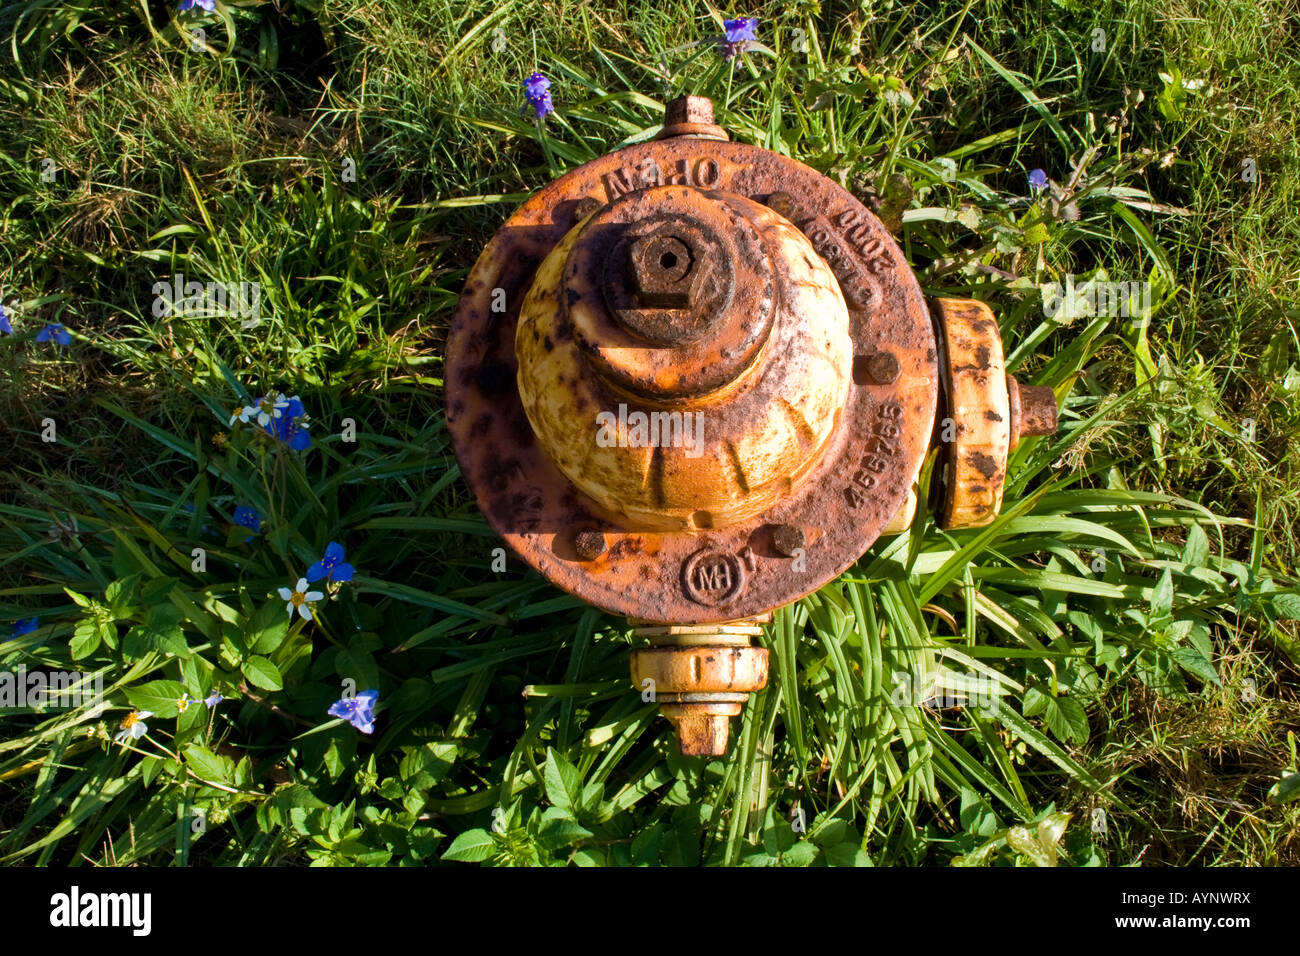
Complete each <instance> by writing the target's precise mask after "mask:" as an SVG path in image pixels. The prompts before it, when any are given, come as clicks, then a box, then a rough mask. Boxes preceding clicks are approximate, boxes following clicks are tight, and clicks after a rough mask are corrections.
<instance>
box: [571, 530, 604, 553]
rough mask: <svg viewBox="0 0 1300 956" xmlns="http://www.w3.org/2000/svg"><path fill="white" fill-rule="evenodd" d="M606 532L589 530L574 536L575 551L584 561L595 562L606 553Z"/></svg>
mask: <svg viewBox="0 0 1300 956" xmlns="http://www.w3.org/2000/svg"><path fill="white" fill-rule="evenodd" d="M605 548H606V544H605V532H603V531H596V530H594V529H591V528H588V529H587V530H585V531H579V532H578V533H577V534H576V535H574V536H573V549H574V550H575V551H577V552H578V557H579V558H580V559H582V560H583V561H595V560H596V559H597V558H598V557H600V556H601V555H602V554H604V553H605Z"/></svg>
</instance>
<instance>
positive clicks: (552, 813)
mask: <svg viewBox="0 0 1300 956" xmlns="http://www.w3.org/2000/svg"><path fill="white" fill-rule="evenodd" d="M591 835H592V832H591V831H590V830H588V829H587V828H586V827H584V826H583V825H582V824H581V823H579V822H578V821H577V820H574V819H573V818H572V817H569V816H568V815H567V813H566V811H564V810H561V809H560V808H559V807H548V808H547V810H546V813H544V814H543V815H542V826H541V828H540V829H539V830H538V832H537V840H538V842H539V843H541V845H542V846H544V847H546V849H548V850H558V849H560V848H561V847H566V846H569V845H571V844H574V843H577V842H578V841H579V840H585V839H587V837H589V836H591Z"/></svg>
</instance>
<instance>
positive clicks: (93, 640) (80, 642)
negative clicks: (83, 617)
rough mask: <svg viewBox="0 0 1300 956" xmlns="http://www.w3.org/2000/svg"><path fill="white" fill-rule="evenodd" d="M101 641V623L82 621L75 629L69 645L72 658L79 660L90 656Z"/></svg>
mask: <svg viewBox="0 0 1300 956" xmlns="http://www.w3.org/2000/svg"><path fill="white" fill-rule="evenodd" d="M99 641H100V637H99V624H98V623H97V622H95V621H82V622H80V623H79V624H78V625H77V626H76V628H74V629H73V632H72V642H71V643H70V644H69V645H68V650H69V651H70V652H71V653H72V659H73V660H74V661H77V660H81V658H83V657H89V656H90V655H91V654H93V653H95V651H96V650H97V649H98V647H99Z"/></svg>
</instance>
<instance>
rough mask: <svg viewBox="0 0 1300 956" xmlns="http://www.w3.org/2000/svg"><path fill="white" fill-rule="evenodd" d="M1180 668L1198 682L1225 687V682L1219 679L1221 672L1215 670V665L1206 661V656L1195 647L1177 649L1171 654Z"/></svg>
mask: <svg viewBox="0 0 1300 956" xmlns="http://www.w3.org/2000/svg"><path fill="white" fill-rule="evenodd" d="M1169 656H1170V657H1172V658H1173V659H1174V660H1175V661H1176V662H1177V663H1178V666H1179V667H1181V668H1182V669H1183V670H1185V671H1187V673H1189V674H1191V675H1192V676H1193V677H1195V678H1197V679H1198V680H1201V681H1204V682H1205V683H1207V684H1217V685H1218V686H1219V687H1222V686H1223V681H1221V680H1220V679H1219V672H1218V671H1217V670H1216V669H1215V667H1214V664H1212V663H1211V662H1210V661H1208V660H1206V659H1205V656H1204V655H1202V654H1201V652H1200V651H1198V650H1196V648H1194V647H1175V648H1174V649H1173V650H1172V651H1170V652H1169Z"/></svg>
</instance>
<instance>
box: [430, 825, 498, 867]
mask: <svg viewBox="0 0 1300 956" xmlns="http://www.w3.org/2000/svg"><path fill="white" fill-rule="evenodd" d="M496 851H497V844H496V840H494V839H492V834H490V833H488V832H487V831H486V830H482V829H474V830H466V831H465V832H464V833H461V834H458V835H457V836H456V839H454V840H452V841H451V846H449V847H447V852H446V853H444V854H443V855H442V858H443V859H444V860H456V861H458V862H461V863H481V862H482V861H483V860H486V859H487V858H488V857H490V856H492V855H494V854H495V853H496Z"/></svg>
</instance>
